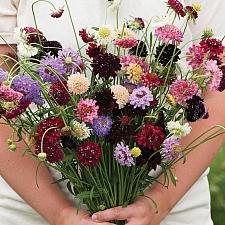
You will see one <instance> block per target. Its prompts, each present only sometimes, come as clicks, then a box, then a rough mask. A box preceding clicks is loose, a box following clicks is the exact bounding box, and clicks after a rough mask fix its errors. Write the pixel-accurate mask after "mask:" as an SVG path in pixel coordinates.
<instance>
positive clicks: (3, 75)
mask: <svg viewBox="0 0 225 225" xmlns="http://www.w3.org/2000/svg"><path fill="white" fill-rule="evenodd" d="M7 79H8V73H7V72H6V71H4V70H3V69H2V68H0V84H1V83H2V82H3V81H6V80H7Z"/></svg>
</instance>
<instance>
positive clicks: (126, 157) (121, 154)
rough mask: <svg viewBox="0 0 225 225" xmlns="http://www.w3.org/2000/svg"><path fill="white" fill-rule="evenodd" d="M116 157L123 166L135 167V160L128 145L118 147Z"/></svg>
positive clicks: (118, 145) (115, 152)
mask: <svg viewBox="0 0 225 225" xmlns="http://www.w3.org/2000/svg"><path fill="white" fill-rule="evenodd" d="M114 157H115V159H116V161H117V162H118V163H119V164H120V165H121V166H127V167H131V166H132V165H134V158H133V157H132V155H131V151H130V149H129V147H128V146H127V145H124V143H123V142H121V143H120V144H119V143H118V144H117V145H116V149H115V151H114Z"/></svg>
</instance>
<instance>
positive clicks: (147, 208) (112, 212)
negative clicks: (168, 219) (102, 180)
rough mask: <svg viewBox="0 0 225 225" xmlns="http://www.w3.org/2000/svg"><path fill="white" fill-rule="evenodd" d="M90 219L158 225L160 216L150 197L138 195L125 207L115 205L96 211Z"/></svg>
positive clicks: (134, 224)
mask: <svg viewBox="0 0 225 225" xmlns="http://www.w3.org/2000/svg"><path fill="white" fill-rule="evenodd" d="M92 220H93V221H96V222H106V221H112V220H126V221H127V222H128V223H127V225H137V224H138V225H159V223H160V222H161V220H162V217H161V213H158V212H157V209H156V208H155V207H154V204H153V202H152V201H151V200H150V199H148V198H146V197H138V198H137V199H136V201H135V202H134V203H133V204H131V205H129V206H128V207H126V208H122V207H116V208H112V209H107V210H105V211H101V212H97V213H95V214H93V216H92Z"/></svg>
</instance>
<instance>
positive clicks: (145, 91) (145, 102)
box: [129, 86, 154, 109]
mask: <svg viewBox="0 0 225 225" xmlns="http://www.w3.org/2000/svg"><path fill="white" fill-rule="evenodd" d="M153 100H154V98H153V95H152V93H151V91H150V90H149V88H147V87H144V86H142V87H138V88H136V89H134V90H133V92H132V94H131V95H130V99H129V101H130V104H131V105H133V106H134V108H137V107H139V108H142V109H145V107H146V106H150V102H151V101H153Z"/></svg>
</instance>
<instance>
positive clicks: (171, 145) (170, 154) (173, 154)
mask: <svg viewBox="0 0 225 225" xmlns="http://www.w3.org/2000/svg"><path fill="white" fill-rule="evenodd" d="M180 144H181V143H180V140H179V139H178V138H176V137H170V138H167V139H166V140H165V141H164V142H163V156H164V157H165V158H166V159H167V160H169V161H171V160H173V159H175V158H177V157H178V156H179V154H180V150H181V147H180Z"/></svg>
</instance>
